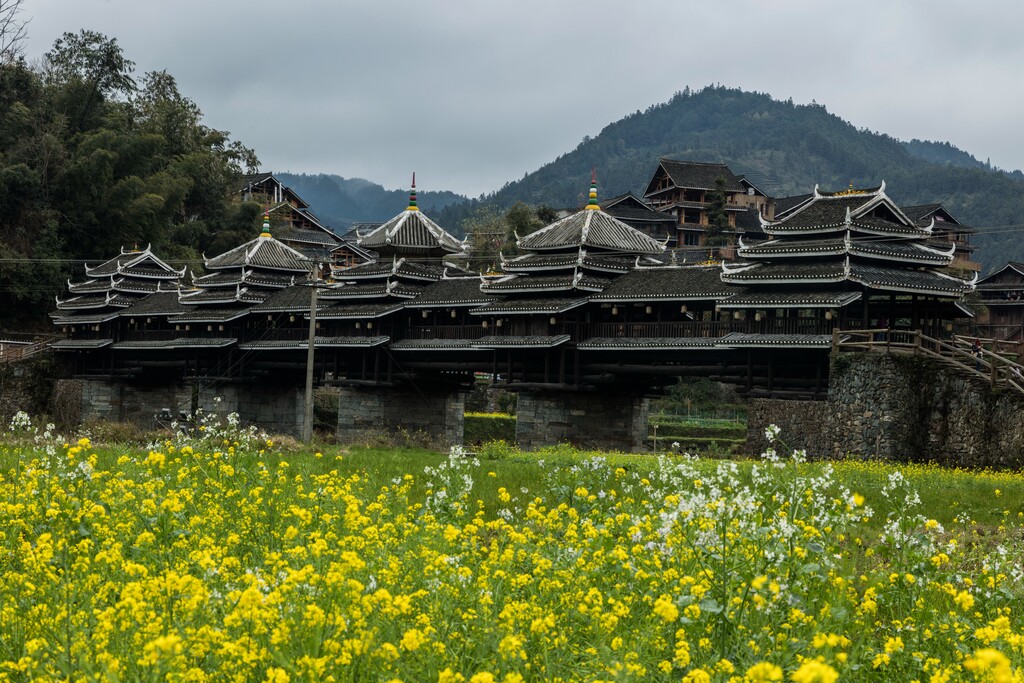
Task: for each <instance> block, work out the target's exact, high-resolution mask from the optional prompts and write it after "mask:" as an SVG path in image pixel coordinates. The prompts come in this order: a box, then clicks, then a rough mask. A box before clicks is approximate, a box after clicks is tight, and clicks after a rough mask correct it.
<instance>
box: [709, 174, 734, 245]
mask: <svg viewBox="0 0 1024 683" xmlns="http://www.w3.org/2000/svg"><path fill="white" fill-rule="evenodd" d="M728 232H729V216H728V215H727V214H726V212H725V178H722V177H721V176H719V177H718V178H715V189H714V190H712V191H711V194H710V195H709V201H708V226H707V228H706V229H705V230H704V243H705V244H706V245H708V246H709V247H711V248H712V250H714V248H716V247H722V246H725V245H726V244H728V243H729V237H728V234H727V233H728ZM713 255H714V254H713V253H712V256H713Z"/></svg>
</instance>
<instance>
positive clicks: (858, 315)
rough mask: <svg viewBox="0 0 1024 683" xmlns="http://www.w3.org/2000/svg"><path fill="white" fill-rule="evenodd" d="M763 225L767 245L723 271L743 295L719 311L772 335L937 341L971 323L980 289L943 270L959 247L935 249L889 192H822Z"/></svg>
mask: <svg viewBox="0 0 1024 683" xmlns="http://www.w3.org/2000/svg"><path fill="white" fill-rule="evenodd" d="M762 226H763V229H764V232H765V234H766V235H767V236H768V239H767V240H766V241H763V242H760V243H757V244H744V243H743V242H742V240H741V242H740V247H739V250H738V257H739V259H741V260H740V261H738V262H733V263H723V264H722V274H721V277H722V281H723V282H725V283H728V284H732V285H740V286H742V287H743V289H744V290H745V291H744V292H741V293H737V294H735V295H733V296H732V297H730V298H729V299H727V300H725V301H723V302H721V303H720V304H719V305H720V306H721V308H723V309H731V310H733V311H735V312H736V315H737V316H738V317H745V318H746V319H747V320H750V319H753V318H756V319H757V320H758V321H764V322H765V324H766V329H765V330H764V331H765V332H772V331H775V332H780V333H785V332H788V333H799V332H808V333H819V334H820V333H823V332H827V331H828V330H830V329H831V328H832V327H840V328H843V329H856V328H875V327H894V328H902V329H922V330H926V331H928V333H929V334H933V335H934V334H938V333H939V332H940V331H941V329H942V327H944V325H945V323H946V322H947V321H950V320H953V319H955V318H962V317H965V316H966V315H967V313H966V311H965V309H962V308H960V307H959V306H958V305H957V302H958V301H959V299H960V298H961V297H962V296H963V295H964V294H965V293H967V292H969V291H971V290H972V289H973V287H974V280H964V279H962V278H959V277H956V276H954V275H952V274H951V273H949V272H947V271H946V270H945V269H946V267H947V266H949V265H950V264H951V263H952V261H953V258H954V249H955V245H951V244H949V243H942V242H939V241H938V240H935V239H934V235H933V224H932V223H929V224H927V225H923V226H922V225H919V224H918V223H917V222H915V221H914V220H911V219H910V218H909V217H908V216H907V215H906V214H905V213H904V212H903V211H902V210H901V209H900V208H899V206H897V205H896V203H895V202H893V201H892V200H891V199H890V198H889V196H888V195H887V194H886V193H885V183H882V185H881V186H879V187H877V188H872V189H866V190H858V189H853V187H852V186H851V187H850V188H849V189H847V190H843V191H840V192H822V191H820V190H819V189H818V188H817V187H815V189H814V194H813V195H812V197H811V198H810V199H809V200H808V201H806V202H805V203H803V204H802V205H801V206H799V207H798V208H796V209H795V210H793V211H791V212H788V213H786V214H785V216H784V217H783V218H780V219H779V220H775V221H762ZM782 320H785V321H787V322H780V321H782Z"/></svg>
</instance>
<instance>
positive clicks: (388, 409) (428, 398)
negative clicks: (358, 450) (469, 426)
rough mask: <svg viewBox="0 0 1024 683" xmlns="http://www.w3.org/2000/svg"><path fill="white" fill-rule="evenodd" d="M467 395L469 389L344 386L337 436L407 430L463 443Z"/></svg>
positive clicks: (342, 438) (362, 437) (349, 439)
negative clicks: (466, 391)
mask: <svg viewBox="0 0 1024 683" xmlns="http://www.w3.org/2000/svg"><path fill="white" fill-rule="evenodd" d="M465 399H466V394H465V392H448V391H444V392H438V391H429V390H426V391H419V390H417V389H415V388H412V387H394V388H383V387H372V388H370V387H367V388H358V387H342V388H341V389H340V391H339V399H338V429H337V436H338V439H339V440H340V441H343V442H355V441H361V440H365V439H368V438H373V437H377V436H381V435H384V436H387V435H389V434H391V435H395V433H396V432H398V430H404V432H405V433H406V434H407V435H410V436H414V435H416V434H424V435H426V436H429V437H430V438H434V439H442V440H444V442H445V443H447V444H461V443H462V438H463V427H464V424H465V418H464V413H465V405H466V403H465Z"/></svg>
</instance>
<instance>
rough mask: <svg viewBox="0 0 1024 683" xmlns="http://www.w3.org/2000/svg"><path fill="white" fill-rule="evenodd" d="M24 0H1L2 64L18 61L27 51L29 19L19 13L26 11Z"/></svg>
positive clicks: (0, 59) (0, 35) (0, 41)
mask: <svg viewBox="0 0 1024 683" xmlns="http://www.w3.org/2000/svg"><path fill="white" fill-rule="evenodd" d="M22 2H23V0H0V64H10V63H11V62H14V61H17V60H18V58H19V57H21V56H23V55H24V53H25V38H27V37H28V22H29V20H28V19H25V20H22V19H21V18H20V17H19V16H18V15H20V14H21V13H22V11H24V8H23V7H22V6H21V4H22Z"/></svg>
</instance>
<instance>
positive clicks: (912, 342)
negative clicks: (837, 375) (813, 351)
mask: <svg viewBox="0 0 1024 683" xmlns="http://www.w3.org/2000/svg"><path fill="white" fill-rule="evenodd" d="M976 342H977V343H976ZM1020 346H1021V345H1020V344H1019V343H1018V342H1006V341H1004V340H997V339H980V338H975V337H959V336H955V337H953V338H951V339H935V338H934V337H929V336H928V335H925V334H923V333H922V332H921V331H920V330H890V329H872V330H834V331H833V333H832V351H833V352H834V353H838V352H840V351H881V352H885V353H910V354H915V355H924V356H928V357H931V358H935V359H937V360H940V361H942V362H943V363H944V364H946V365H948V366H951V367H954V368H956V369H957V370H960V371H962V372H965V373H967V374H969V375H971V376H974V377H977V378H979V379H983V380H986V381H987V382H989V384H990V385H991V386H992V388H996V387H1003V388H1007V389H1010V390H1013V391H1019V392H1021V393H1024V365H1021V364H1020V363H1019V362H1018V361H1019V360H1020V358H1021V356H1020V355H1019V354H1020V351H1021V348H1020Z"/></svg>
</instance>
